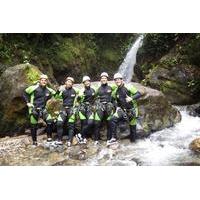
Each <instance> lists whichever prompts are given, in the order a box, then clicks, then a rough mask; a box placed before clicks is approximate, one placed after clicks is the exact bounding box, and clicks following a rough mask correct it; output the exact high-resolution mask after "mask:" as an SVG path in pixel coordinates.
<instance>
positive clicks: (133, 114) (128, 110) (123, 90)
mask: <svg viewBox="0 0 200 200" xmlns="http://www.w3.org/2000/svg"><path fill="white" fill-rule="evenodd" d="M113 96H114V98H115V100H116V102H117V107H118V108H117V109H116V112H115V113H114V115H113V117H112V119H111V132H112V137H114V138H116V131H117V123H118V122H119V121H120V120H128V121H129V126H130V140H131V141H132V142H133V141H135V139H136V123H137V117H138V106H137V102H136V99H138V98H140V97H141V94H140V92H139V91H138V90H137V89H136V88H135V87H134V86H131V85H124V84H122V85H121V86H119V87H117V88H116V89H115V90H114V92H113ZM127 96H129V97H131V98H132V101H130V102H127V101H126V98H127Z"/></svg>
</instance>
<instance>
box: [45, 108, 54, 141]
mask: <svg viewBox="0 0 200 200" xmlns="http://www.w3.org/2000/svg"><path fill="white" fill-rule="evenodd" d="M43 119H44V121H45V122H46V124H47V127H46V132H47V141H48V142H51V141H52V133H53V119H52V117H51V115H50V114H48V113H47V110H44V111H43Z"/></svg>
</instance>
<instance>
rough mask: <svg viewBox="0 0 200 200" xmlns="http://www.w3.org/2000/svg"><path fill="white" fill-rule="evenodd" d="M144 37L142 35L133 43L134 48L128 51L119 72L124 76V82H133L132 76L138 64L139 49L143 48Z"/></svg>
mask: <svg viewBox="0 0 200 200" xmlns="http://www.w3.org/2000/svg"><path fill="white" fill-rule="evenodd" d="M143 38H144V36H143V35H140V36H139V37H138V38H137V40H136V41H135V42H134V43H133V45H132V47H131V48H130V50H129V51H128V53H127V55H126V57H125V58H124V61H123V62H122V64H121V65H120V66H119V70H118V72H119V73H120V74H121V75H122V76H123V78H124V81H125V82H127V83H129V82H131V79H132V76H133V74H134V66H135V64H136V55H137V52H138V49H139V48H140V47H141V46H142V42H143Z"/></svg>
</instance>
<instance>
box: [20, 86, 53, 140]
mask: <svg viewBox="0 0 200 200" xmlns="http://www.w3.org/2000/svg"><path fill="white" fill-rule="evenodd" d="M55 94H56V92H55V91H54V90H53V89H51V88H49V87H47V86H44V87H43V86H41V85H40V84H36V85H32V86H29V87H28V88H26V89H25V91H24V95H23V96H24V99H25V101H26V103H31V104H33V106H34V107H32V108H29V116H30V123H31V135H32V139H33V142H37V124H38V119H39V118H42V119H44V120H45V122H46V123H47V129H46V131H47V137H48V138H51V137H52V123H53V120H52V117H51V115H49V114H48V112H47V110H46V109H45V107H46V103H47V101H48V100H49V99H50V98H51V97H52V96H54V95H55Z"/></svg>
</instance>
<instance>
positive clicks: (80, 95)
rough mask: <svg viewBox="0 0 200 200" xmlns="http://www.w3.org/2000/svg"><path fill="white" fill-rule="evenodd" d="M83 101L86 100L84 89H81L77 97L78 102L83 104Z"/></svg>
mask: <svg viewBox="0 0 200 200" xmlns="http://www.w3.org/2000/svg"><path fill="white" fill-rule="evenodd" d="M83 100H84V91H83V89H81V90H80V91H79V93H78V95H77V102H78V103H81V102H83Z"/></svg>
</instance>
